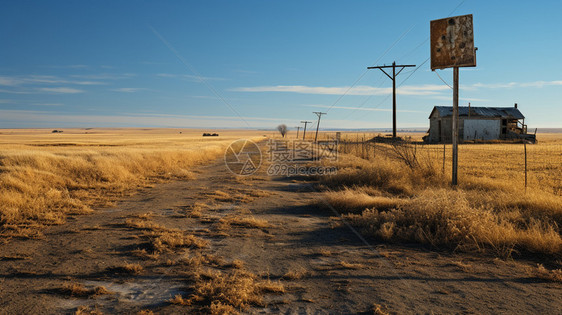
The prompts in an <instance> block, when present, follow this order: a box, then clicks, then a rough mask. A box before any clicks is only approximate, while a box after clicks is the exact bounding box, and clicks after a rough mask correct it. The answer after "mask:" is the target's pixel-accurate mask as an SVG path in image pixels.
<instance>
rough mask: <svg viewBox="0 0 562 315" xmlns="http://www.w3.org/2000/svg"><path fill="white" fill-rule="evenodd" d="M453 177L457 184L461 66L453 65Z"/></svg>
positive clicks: (453, 181)
mask: <svg viewBox="0 0 562 315" xmlns="http://www.w3.org/2000/svg"><path fill="white" fill-rule="evenodd" d="M452 119H453V178H452V180H451V184H452V185H453V186H456V185H457V167H458V163H459V147H458V141H459V67H453V117H452Z"/></svg>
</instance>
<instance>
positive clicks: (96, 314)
mask: <svg viewBox="0 0 562 315" xmlns="http://www.w3.org/2000/svg"><path fill="white" fill-rule="evenodd" d="M74 315H103V312H102V311H100V310H98V306H97V305H96V306H95V307H94V309H91V308H90V307H89V306H86V305H83V306H79V307H78V308H76V311H75V312H74Z"/></svg>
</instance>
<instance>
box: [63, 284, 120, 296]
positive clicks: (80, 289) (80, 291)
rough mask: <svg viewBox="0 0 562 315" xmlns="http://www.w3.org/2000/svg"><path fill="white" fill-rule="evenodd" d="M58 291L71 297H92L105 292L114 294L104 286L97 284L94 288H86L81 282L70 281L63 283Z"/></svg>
mask: <svg viewBox="0 0 562 315" xmlns="http://www.w3.org/2000/svg"><path fill="white" fill-rule="evenodd" d="M60 292H61V293H62V294H65V295H69V296H72V297H93V296H100V295H107V294H114V293H113V292H111V291H109V290H108V289H106V288H105V287H104V286H98V287H94V288H86V287H85V286H84V285H83V284H81V283H76V282H70V283H65V284H64V285H63V286H62V288H61V289H60Z"/></svg>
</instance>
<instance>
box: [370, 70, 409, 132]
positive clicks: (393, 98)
mask: <svg viewBox="0 0 562 315" xmlns="http://www.w3.org/2000/svg"><path fill="white" fill-rule="evenodd" d="M415 66H416V65H397V64H396V61H395V62H393V63H392V66H376V67H367V69H379V70H380V71H382V72H384V74H386V76H387V77H389V78H390V80H392V137H393V138H396V76H397V75H399V74H400V72H402V70H404V68H407V67H415ZM396 67H398V68H400V67H401V68H402V69H400V70H399V71H398V73H396ZM384 68H392V76H390V75H389V74H388V73H386V71H384V70H383V69H384Z"/></svg>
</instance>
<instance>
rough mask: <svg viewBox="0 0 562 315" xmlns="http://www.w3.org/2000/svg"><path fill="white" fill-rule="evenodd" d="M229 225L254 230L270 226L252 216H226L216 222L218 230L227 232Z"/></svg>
mask: <svg viewBox="0 0 562 315" xmlns="http://www.w3.org/2000/svg"><path fill="white" fill-rule="evenodd" d="M231 225H236V226H240V227H245V228H255V229H265V228H268V227H270V226H271V225H270V224H269V222H267V221H266V220H263V219H256V218H255V217H253V216H228V217H224V218H222V219H220V220H219V222H218V227H219V229H220V230H228V229H229V228H230V226H231Z"/></svg>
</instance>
